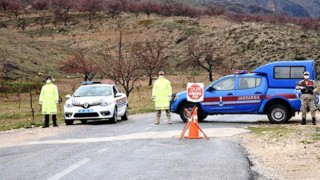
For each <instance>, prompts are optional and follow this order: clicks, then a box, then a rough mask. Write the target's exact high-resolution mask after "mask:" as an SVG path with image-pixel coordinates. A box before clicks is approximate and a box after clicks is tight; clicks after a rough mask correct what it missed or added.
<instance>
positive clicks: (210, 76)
mask: <svg viewBox="0 0 320 180" xmlns="http://www.w3.org/2000/svg"><path fill="white" fill-rule="evenodd" d="M209 81H210V82H211V81H213V79H212V71H209Z"/></svg>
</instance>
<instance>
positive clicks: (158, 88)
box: [152, 77, 172, 110]
mask: <svg viewBox="0 0 320 180" xmlns="http://www.w3.org/2000/svg"><path fill="white" fill-rule="evenodd" d="M171 95H172V89H171V84H170V81H169V80H167V79H166V78H164V77H162V78H159V79H157V80H156V81H155V82H154V84H153V88H152V97H154V98H155V108H156V110H165V109H170V107H169V106H170V99H171Z"/></svg>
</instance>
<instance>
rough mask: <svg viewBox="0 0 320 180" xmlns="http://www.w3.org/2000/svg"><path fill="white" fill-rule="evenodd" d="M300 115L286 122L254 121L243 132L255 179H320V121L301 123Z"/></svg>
mask: <svg viewBox="0 0 320 180" xmlns="http://www.w3.org/2000/svg"><path fill="white" fill-rule="evenodd" d="M299 117H300V116H298V117H297V118H296V119H293V120H290V123H289V124H285V125H272V124H262V125H261V124H259V125H255V126H253V127H249V129H251V133H247V134H243V135H242V136H241V137H242V140H243V146H244V147H245V148H246V150H247V152H248V154H249V159H250V161H251V163H252V167H251V168H252V170H253V171H255V172H256V173H257V177H256V178H255V179H290V180H295V179H297V180H298V179H299V180H300V179H310V180H313V179H314V180H316V179H320V126H319V124H320V122H319V120H318V125H317V126H313V125H311V121H308V125H306V126H302V125H300V120H299ZM309 119H311V118H309ZM318 119H319V117H318Z"/></svg>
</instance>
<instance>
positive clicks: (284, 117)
mask: <svg viewBox="0 0 320 180" xmlns="http://www.w3.org/2000/svg"><path fill="white" fill-rule="evenodd" d="M288 118H289V112H288V108H287V107H285V106H283V105H273V106H271V107H270V108H269V109H268V119H269V121H270V122H271V123H273V124H280V123H285V122H287V121H288Z"/></svg>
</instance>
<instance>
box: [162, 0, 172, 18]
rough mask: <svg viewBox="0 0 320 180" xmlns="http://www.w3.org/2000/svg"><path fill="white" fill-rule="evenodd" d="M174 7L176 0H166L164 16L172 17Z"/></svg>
mask: <svg viewBox="0 0 320 180" xmlns="http://www.w3.org/2000/svg"><path fill="white" fill-rule="evenodd" d="M174 5H175V1H174V0H166V1H165V2H164V3H163V6H162V8H163V9H162V11H163V13H162V14H163V15H165V16H172V15H173V13H174V8H175V7H174Z"/></svg>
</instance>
